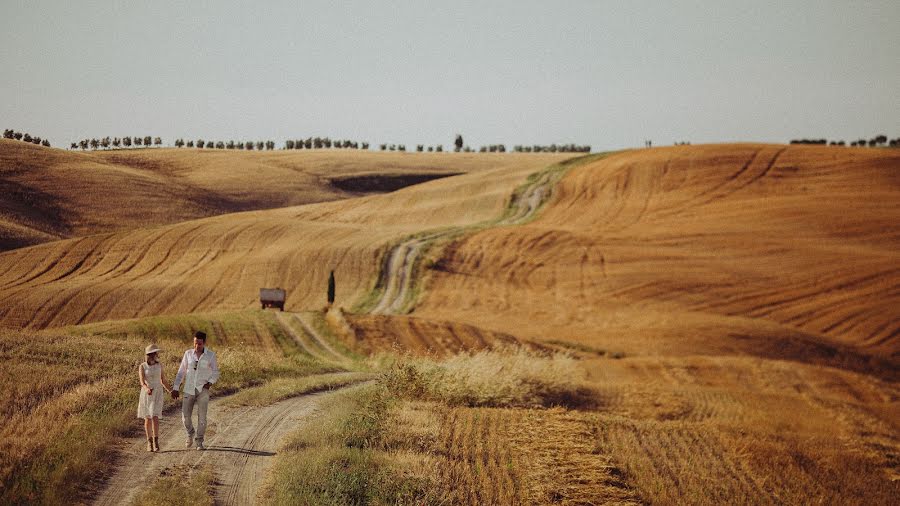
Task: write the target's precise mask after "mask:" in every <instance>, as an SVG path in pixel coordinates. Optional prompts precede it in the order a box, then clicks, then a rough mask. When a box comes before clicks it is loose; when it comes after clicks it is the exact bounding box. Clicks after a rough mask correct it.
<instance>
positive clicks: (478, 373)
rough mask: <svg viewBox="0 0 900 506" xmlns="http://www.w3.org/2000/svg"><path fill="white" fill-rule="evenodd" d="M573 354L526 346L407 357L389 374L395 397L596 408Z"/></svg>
mask: <svg viewBox="0 0 900 506" xmlns="http://www.w3.org/2000/svg"><path fill="white" fill-rule="evenodd" d="M578 371H580V369H579V368H578V367H577V366H576V364H575V359H574V358H572V356H570V355H568V354H564V353H554V354H551V355H549V356H548V355H546V354H544V353H541V354H539V353H537V352H535V351H532V350H529V349H528V348H524V347H516V348H509V349H493V350H483V351H479V352H477V353H464V354H460V355H455V356H453V357H450V358H448V359H446V360H441V361H436V360H434V359H430V358H403V359H400V360H398V361H397V362H396V363H395V364H394V365H393V366H392V367H391V368H390V369H389V371H388V373H387V374H386V375H385V382H386V385H387V387H388V388H389V389H390V390H391V391H392V392H394V393H395V394H396V395H398V396H401V397H407V398H412V399H429V400H435V401H440V402H443V403H446V404H448V405H451V406H471V407H480V406H495V407H496V406H503V407H552V406H564V407H567V408H580V407H587V408H589V407H593V406H594V405H595V402H596V401H595V399H596V395H595V392H593V391H592V390H591V389H590V388H588V387H587V386H586V384H585V383H584V382H583V381H581V380H580V378H578V377H577V375H578Z"/></svg>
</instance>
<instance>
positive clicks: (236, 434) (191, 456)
mask: <svg viewBox="0 0 900 506" xmlns="http://www.w3.org/2000/svg"><path fill="white" fill-rule="evenodd" d="M350 388H353V387H350ZM334 393H335V392H323V393H317V394H310V395H302V396H299V397H293V398H291V399H287V400H284V401H281V402H278V403H275V404H272V405H270V406H265V407H261V408H260V407H226V406H224V405H223V403H222V399H221V398H220V399H213V400H211V401H210V403H209V416H208V420H209V421H208V426H207V434H206V445H207V449H206V450H205V451H198V450H195V449H194V448H185V444H184V443H185V434H184V429H182V427H181V417H180V414H179V413H177V412H175V413H171V414H167V415H166V416H164V417H163V418H162V419H161V420H160V423H159V428H160V438H159V439H160V452H158V453H150V452H147V451H146V446H145V445H146V439H144V438H143V436H141V437H138V438H131V439H129V440H127V441H126V442H125V443H124V444H123V446H122V447H121V448H119V449H118V457H119V458H118V459H117V460H118V462H119V463H118V464H117V466H116V467H115V473H114V474H112V476H110V477H109V478H108V479H107V480H106V483H105V486H104V488H103V490H102V491H101V492H100V493H99V494H98V496H97V498H96V500H95V501H94V504H95V505H97V506H100V505H110V506H111V505H118V504H128V503H130V502H132V501H133V500H134V498H135V496H136V495H137V494H138V493H139V492H141V491H142V490H143V489H146V488H147V487H150V486H153V483H154V482H155V480H156V478H157V477H158V476H160V475H161V474H162V473H170V472H187V471H188V470H190V469H197V468H200V467H208V468H210V469H211V470H212V472H213V475H214V476H215V483H216V485H215V503H216V504H224V505H228V504H255V503H256V502H258V501H257V494H258V493H259V485H260V483H261V482H262V481H263V479H264V478H265V476H266V472H267V471H268V469H269V467H270V466H271V465H272V462H273V461H274V459H273V458H272V457H274V456H275V455H276V453H277V451H278V447H279V445H280V444H281V440H282V439H283V438H284V437H285V436H286V435H288V434H289V433H291V432H294V431H296V430H297V429H298V428H300V427H302V426H304V425H307V424H310V423H312V422H313V420H314V418H315V415H316V413H318V411H319V408H320V405H321V404H322V401H323V400H324V399H326V398H327V397H328V396H330V395H334Z"/></svg>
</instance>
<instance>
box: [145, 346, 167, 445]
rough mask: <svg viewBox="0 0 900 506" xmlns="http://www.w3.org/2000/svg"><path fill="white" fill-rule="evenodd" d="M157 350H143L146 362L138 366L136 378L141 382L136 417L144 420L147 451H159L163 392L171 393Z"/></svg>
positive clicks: (154, 347)
mask: <svg viewBox="0 0 900 506" xmlns="http://www.w3.org/2000/svg"><path fill="white" fill-rule="evenodd" d="M159 351H160V350H159V348H158V347H157V346H156V345H155V344H151V345H150V346H147V348H146V349H145V350H144V352H145V354H146V356H147V360H146V361H145V362H144V363H142V364H141V365H139V366H138V378H140V381H141V394H140V399H139V400H138V409H137V416H138V418H143V419H144V433H146V434H147V451H148V452H152V451H157V452H158V451H159V417H160V415H162V410H163V403H164V402H165V398H166V397H165V395H163V390H165V391H166V392H171V391H172V388H171V387H170V386H169V385H166V376H165V374H163V368H162V364H160V363H159V359H158V358H157V354H158V353H159Z"/></svg>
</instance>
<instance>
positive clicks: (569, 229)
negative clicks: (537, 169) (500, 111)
mask: <svg viewBox="0 0 900 506" xmlns="http://www.w3.org/2000/svg"><path fill="white" fill-rule="evenodd" d="M898 167H900V153H897V152H896V151H894V150H871V149H829V148H828V147H797V146H790V147H786V146H777V145H758V144H738V145H712V146H682V147H673V148H660V149H653V150H649V151H630V152H624V153H620V154H616V155H612V156H609V157H607V158H605V159H601V160H599V161H596V162H593V163H590V164H587V165H583V166H579V167H576V168H573V169H572V170H571V171H570V172H569V173H568V175H567V176H566V177H564V179H563V180H562V181H561V183H560V184H559V186H558V187H557V189H556V191H555V193H554V196H553V197H552V199H551V201H550V202H549V203H548V205H547V207H546V208H545V210H544V211H543V212H542V213H541V214H540V216H539V217H538V219H536V220H535V221H533V222H531V223H528V224H526V225H523V226H520V227H506V228H496V229H491V230H487V231H483V232H480V233H478V234H476V235H473V236H470V237H468V238H465V239H463V240H460V241H457V242H456V243H454V244H452V245H451V246H450V247H449V248H448V249H447V251H446V252H445V255H444V256H443V258H442V259H441V260H440V262H438V263H437V264H436V265H435V266H434V267H433V268H432V270H431V271H430V272H429V275H430V282H429V284H428V287H427V295H426V299H425V300H424V302H423V303H422V304H420V305H419V307H418V308H417V310H416V315H417V316H420V317H423V318H433V319H437V320H453V321H461V322H466V323H471V324H474V325H479V326H482V327H487V328H490V329H493V330H496V331H502V332H508V333H512V334H515V335H518V336H520V337H528V338H537V339H541V338H543V339H565V340H570V341H573V342H581V343H585V344H589V345H592V346H596V347H599V348H603V349H620V350H623V351H625V352H626V353H628V354H629V355H631V354H656V355H676V354H697V353H708V354H713V355H717V354H756V355H761V356H767V357H772V358H776V357H777V358H788V359H794V360H801V361H805V360H808V361H811V362H815V363H831V364H832V365H841V364H839V363H837V362H840V361H842V360H844V358H845V357H844V355H845V351H849V352H850V353H851V354H852V353H853V352H856V353H862V354H864V355H874V356H878V357H883V358H887V359H896V358H897V357H898V353H900V310H898V308H900V289H898V287H900V269H898V265H900V229H898V227H897V223H900V206H898V205H897V203H898V202H900V171H898V170H897V169H898ZM866 367H868V365H866V364H865V360H863V364H862V365H860V366H859V367H858V369H865V368H866Z"/></svg>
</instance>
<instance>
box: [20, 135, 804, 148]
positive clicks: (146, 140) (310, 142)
mask: <svg viewBox="0 0 900 506" xmlns="http://www.w3.org/2000/svg"><path fill="white" fill-rule="evenodd" d="M3 135H4V137H8V138H19V139H23V140H26V141H27V142H34V143H35V144H40V143H41V142H42V140H41V139H40V138H36V139H37V142H35V141H34V139H35V138H33V137H31V136H29V135H28V134H24V135H23V134H21V133H19V132H14V131H12V130H6V131H5V132H4V134H3ZM16 136H18V137H16ZM162 142H163V141H162V138H161V137H151V136H149V135H146V136H143V137H141V136H134V137H121V138H119V137H103V138H92V139H82V140H80V141H78V142H73V143H71V146H70V147H71V149H79V148H80V149H82V150H86V149H88V148H90V149H101V148H102V149H110V148H113V149H119V148H131V147H151V146H157V147H158V146H161V145H162ZM791 142H792V143H798V142H799V143H818V141H807V140H806V139H804V140H803V141H791ZM43 143H44V145H45V146H49V145H50V143H49V142H47V141H46V140H44V141H43ZM175 147H176V148H183V147H188V148H200V149H242V150H248V151H250V150H254V149H255V150H257V151H263V150H269V151H271V150H274V149H275V141H272V140H266V141H234V140H231V141H208V140H204V139H197V140H187V141H186V140H184V139H181V138H179V139H176V140H175ZM283 149H369V143H368V142H357V141H351V140H349V139H337V140H332V139H331V138H330V137H308V138H306V139H289V140H287V141H285V142H284V147H283ZM379 149H380V150H381V151H403V152H405V151H406V145H405V144H388V143H384V144H379ZM453 150H454V151H455V152H465V153H472V152H474V150H473V149H472V148H471V147H469V146H467V145H465V143H464V142H463V138H462V135H459V134H457V135H456V139H455V140H454V142H453ZM416 151H418V152H424V151H428V152H429V153H431V152H438V153H441V152H443V151H444V146H443V144H437V145H435V146H427V147H426V146H425V145H424V144H417V145H416ZM506 151H507V150H506V145H504V144H490V145H487V146H481V147H480V148H479V149H478V152H480V153H506ZM513 151H515V152H516V153H589V152H590V151H591V147H590V146H582V145H577V144H572V143H570V144H550V145H545V146H542V145H538V144H535V145H531V146H524V145H517V146H514V147H513Z"/></svg>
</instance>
